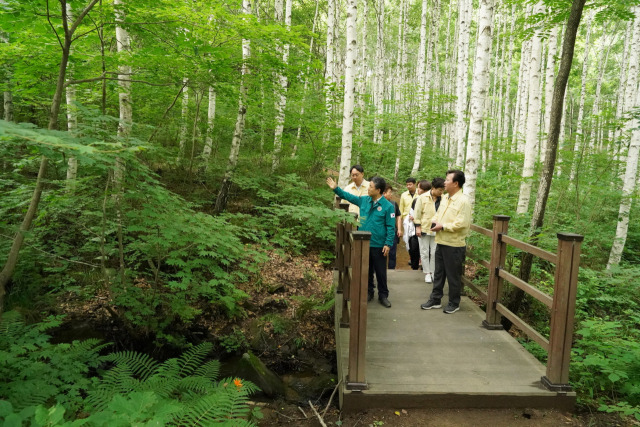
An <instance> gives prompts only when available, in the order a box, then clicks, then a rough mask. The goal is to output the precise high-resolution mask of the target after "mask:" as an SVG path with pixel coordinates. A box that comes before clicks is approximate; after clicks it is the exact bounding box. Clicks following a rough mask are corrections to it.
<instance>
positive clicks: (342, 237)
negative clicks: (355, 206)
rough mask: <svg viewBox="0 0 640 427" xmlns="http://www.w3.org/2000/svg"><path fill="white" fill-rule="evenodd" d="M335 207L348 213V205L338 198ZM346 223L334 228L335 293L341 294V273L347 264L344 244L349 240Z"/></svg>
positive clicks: (341, 222) (343, 222)
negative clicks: (336, 283) (336, 281)
mask: <svg viewBox="0 0 640 427" xmlns="http://www.w3.org/2000/svg"><path fill="white" fill-rule="evenodd" d="M335 204H336V207H337V208H339V209H342V210H344V211H345V212H348V211H349V203H347V202H345V201H344V200H341V199H340V198H339V197H338V196H336V200H335ZM348 225H349V224H348V223H347V221H340V222H339V223H338V225H337V226H336V250H335V254H336V260H335V269H336V270H337V271H338V288H337V289H336V292H337V293H339V294H340V293H342V290H343V283H342V282H343V278H342V275H343V272H344V271H345V269H346V266H347V265H348V264H345V262H344V254H345V252H344V243H345V242H346V241H348V240H349V235H348V234H347V231H348Z"/></svg>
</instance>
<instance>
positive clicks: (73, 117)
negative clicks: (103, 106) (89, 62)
mask: <svg viewBox="0 0 640 427" xmlns="http://www.w3.org/2000/svg"><path fill="white" fill-rule="evenodd" d="M66 6H67V20H69V21H73V15H72V13H71V5H70V4H69V3H67V5H66ZM72 54H73V52H72V51H70V52H69V55H72ZM69 68H71V67H69ZM68 73H69V74H70V73H71V69H69V70H68ZM65 95H66V97H67V130H68V131H69V133H70V134H72V135H74V134H75V132H76V129H77V128H78V112H77V109H76V105H75V104H76V88H75V87H74V86H73V85H68V86H67V87H66V88H65ZM77 176H78V159H77V158H75V157H74V156H71V157H69V160H68V161H67V188H68V189H69V190H73V189H74V188H75V180H76V177H77Z"/></svg>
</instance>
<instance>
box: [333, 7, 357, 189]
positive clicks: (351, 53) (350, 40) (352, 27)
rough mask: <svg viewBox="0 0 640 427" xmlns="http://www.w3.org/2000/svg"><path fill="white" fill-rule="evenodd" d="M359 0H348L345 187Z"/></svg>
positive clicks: (340, 181)
mask: <svg viewBox="0 0 640 427" xmlns="http://www.w3.org/2000/svg"><path fill="white" fill-rule="evenodd" d="M357 1H358V0H348V3H347V20H346V21H347V23H346V27H347V54H346V59H345V76H344V108H343V111H344V113H343V117H342V151H341V154H340V175H339V178H338V184H339V185H340V187H344V186H346V185H348V184H349V173H350V172H351V170H350V167H351V147H352V143H353V112H354V106H355V95H356V91H355V88H356V86H355V74H356V70H357V68H356V67H357V56H358V40H357V37H358V32H357V27H356V25H357V14H358V3H357Z"/></svg>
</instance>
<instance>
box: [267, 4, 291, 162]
mask: <svg viewBox="0 0 640 427" xmlns="http://www.w3.org/2000/svg"><path fill="white" fill-rule="evenodd" d="M279 3H280V7H282V0H280V1H279ZM276 4H278V3H277V2H276ZM280 12H281V11H280ZM284 25H285V27H286V28H287V31H290V30H291V0H286V6H285V11H284ZM282 62H283V64H284V66H285V67H286V66H287V64H288V63H289V43H285V45H284V47H283V51H282ZM278 83H279V84H280V93H279V94H278V95H277V101H276V130H275V136H274V139H273V161H272V163H271V171H272V172H275V170H276V168H277V167H278V165H279V163H280V152H281V151H282V133H283V131H284V119H285V108H286V107H287V86H288V84H289V82H288V79H287V75H286V74H285V70H281V71H280V72H279V73H278Z"/></svg>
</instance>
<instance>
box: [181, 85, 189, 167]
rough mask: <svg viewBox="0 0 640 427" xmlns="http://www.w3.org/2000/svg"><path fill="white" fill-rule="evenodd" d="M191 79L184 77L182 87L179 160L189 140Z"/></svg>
mask: <svg viewBox="0 0 640 427" xmlns="http://www.w3.org/2000/svg"><path fill="white" fill-rule="evenodd" d="M188 82H189V79H187V78H186V77H185V78H183V79H182V83H183V89H182V116H181V118H180V139H179V142H178V144H179V145H178V161H180V160H181V159H182V156H183V155H184V146H185V144H186V142H187V125H188V123H187V121H188V119H189V118H188V115H189V87H188Z"/></svg>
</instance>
